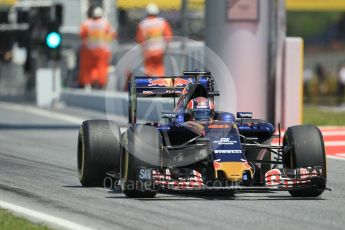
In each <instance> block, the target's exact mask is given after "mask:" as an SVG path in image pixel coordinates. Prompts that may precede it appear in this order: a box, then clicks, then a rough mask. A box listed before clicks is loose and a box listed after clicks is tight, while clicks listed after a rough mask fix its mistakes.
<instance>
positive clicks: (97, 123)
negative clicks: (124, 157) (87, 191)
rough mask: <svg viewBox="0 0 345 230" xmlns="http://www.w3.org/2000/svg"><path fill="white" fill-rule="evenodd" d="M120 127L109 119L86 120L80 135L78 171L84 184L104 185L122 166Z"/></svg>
mask: <svg viewBox="0 0 345 230" xmlns="http://www.w3.org/2000/svg"><path fill="white" fill-rule="evenodd" d="M119 140H120V129H119V127H118V126H117V125H116V123H114V122H111V121H107V120H88V121H84V122H83V123H82V125H81V127H80V130H79V135H78V173H79V181H80V183H81V184H82V185H83V186H86V187H90V186H102V185H103V180H104V178H105V176H106V173H107V172H109V171H112V170H114V169H118V170H119V168H120V167H119V166H120V141H119Z"/></svg>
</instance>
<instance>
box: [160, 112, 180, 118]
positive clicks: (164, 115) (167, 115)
mask: <svg viewBox="0 0 345 230" xmlns="http://www.w3.org/2000/svg"><path fill="white" fill-rule="evenodd" d="M176 117H177V114H176V113H174V112H162V118H169V119H172V118H176Z"/></svg>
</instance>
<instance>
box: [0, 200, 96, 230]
mask: <svg viewBox="0 0 345 230" xmlns="http://www.w3.org/2000/svg"><path fill="white" fill-rule="evenodd" d="M0 207H1V208H4V209H7V210H9V211H11V212H13V213H15V214H18V215H21V216H24V217H27V218H29V219H33V220H37V221H40V222H43V223H47V224H51V225H53V226H56V227H59V228H63V229H71V230H91V228H88V227H85V226H82V225H79V224H76V223H73V222H70V221H68V220H64V219H61V218H58V217H55V216H51V215H48V214H45V213H41V212H38V211H34V210H31V209H27V208H24V207H21V206H17V205H14V204H10V203H7V202H3V201H0Z"/></svg>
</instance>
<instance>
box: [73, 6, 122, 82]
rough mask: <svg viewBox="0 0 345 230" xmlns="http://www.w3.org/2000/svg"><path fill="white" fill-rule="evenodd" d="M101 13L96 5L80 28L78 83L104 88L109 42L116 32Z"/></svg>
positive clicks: (109, 54)
mask: <svg viewBox="0 0 345 230" xmlns="http://www.w3.org/2000/svg"><path fill="white" fill-rule="evenodd" d="M102 15H103V10H102V8H100V7H96V8H95V9H94V10H93V14H92V18H90V19H87V20H86V21H85V22H84V23H83V24H82V25H81V28H80V37H81V39H82V46H81V49H80V70H79V84H80V86H81V87H89V86H92V87H93V88H104V87H105V86H106V84H107V81H108V67H109V61H110V58H111V42H112V40H113V39H115V38H116V37H117V34H116V32H115V30H114V29H113V27H112V26H111V24H110V23H109V22H108V21H107V20H106V19H105V18H102Z"/></svg>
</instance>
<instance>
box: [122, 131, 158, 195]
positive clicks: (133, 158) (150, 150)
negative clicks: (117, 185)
mask: <svg viewBox="0 0 345 230" xmlns="http://www.w3.org/2000/svg"><path fill="white" fill-rule="evenodd" d="M123 139H124V141H125V142H127V143H124V145H123V146H124V147H122V149H121V181H122V191H123V193H124V194H125V195H126V196H127V197H130V198H152V197H154V196H155V195H156V194H157V192H156V191H154V190H153V187H152V186H150V185H149V186H150V187H147V186H146V185H147V184H145V183H144V182H142V181H141V180H140V179H139V178H138V169H139V168H157V166H159V156H160V149H161V143H162V142H161V135H160V133H159V131H158V130H157V129H156V128H155V127H151V126H144V125H136V126H133V127H130V128H129V129H128V130H127V132H126V133H125V134H124V138H123ZM149 156H150V157H151V158H150V157H149ZM146 157H149V158H146ZM144 158H145V159H144Z"/></svg>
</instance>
